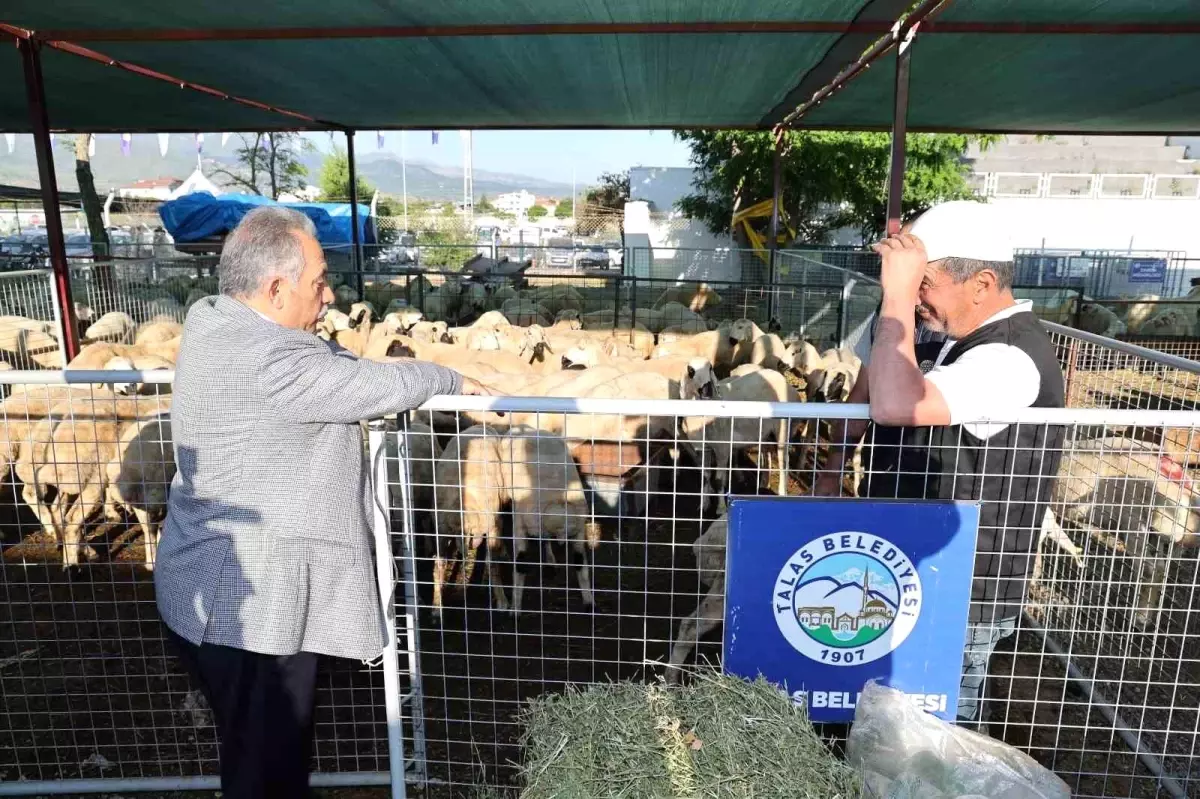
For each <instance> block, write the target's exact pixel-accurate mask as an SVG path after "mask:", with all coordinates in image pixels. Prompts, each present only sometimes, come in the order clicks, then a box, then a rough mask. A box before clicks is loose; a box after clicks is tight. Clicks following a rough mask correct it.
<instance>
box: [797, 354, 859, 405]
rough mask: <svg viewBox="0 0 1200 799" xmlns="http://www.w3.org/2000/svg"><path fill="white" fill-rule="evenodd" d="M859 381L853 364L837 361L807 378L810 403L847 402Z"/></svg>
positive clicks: (814, 371) (808, 375)
mask: <svg viewBox="0 0 1200 799" xmlns="http://www.w3.org/2000/svg"><path fill="white" fill-rule="evenodd" d="M857 381H858V373H857V372H856V371H855V369H854V367H853V365H852V364H848V363H840V362H836V361H835V362H833V363H830V364H826V365H825V366H824V367H823V368H820V369H814V370H813V371H811V372H809V373H808V374H807V375H806V376H805V393H806V394H807V395H808V397H807V398H808V401H809V402H847V401H848V400H849V399H850V392H851V391H852V390H854V384H855V383H856V382H857Z"/></svg>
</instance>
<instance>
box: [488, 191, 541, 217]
mask: <svg viewBox="0 0 1200 799" xmlns="http://www.w3.org/2000/svg"><path fill="white" fill-rule="evenodd" d="M536 202H537V198H536V197H535V196H534V195H533V194H532V193H531V192H528V191H525V190H524V189H521V190H520V191H509V192H505V193H504V194H500V195H497V196H496V199H495V200H493V201H492V205H493V206H495V208H496V210H497V211H503V212H504V213H506V214H513V215H516V216H519V215H521V214H523V213H525V212H526V211H528V210H529V209H530V208H532V207H533V206H534V203H536Z"/></svg>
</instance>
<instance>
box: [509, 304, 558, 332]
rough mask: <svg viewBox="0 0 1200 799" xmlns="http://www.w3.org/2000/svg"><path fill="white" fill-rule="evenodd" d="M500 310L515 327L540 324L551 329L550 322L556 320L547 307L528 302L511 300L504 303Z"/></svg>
mask: <svg viewBox="0 0 1200 799" xmlns="http://www.w3.org/2000/svg"><path fill="white" fill-rule="evenodd" d="M500 310H501V311H502V312H503V313H504V316H505V317H506V318H507V319H508V321H509V322H511V323H512V324H514V325H532V324H538V325H542V326H544V327H549V326H550V320H551V319H553V318H554V315H553V314H552V313H550V311H549V309H547V308H546V306H544V305H541V304H540V303H535V302H530V301H528V300H521V299H516V300H509V301H508V302H506V303H504V305H503V306H502V307H501V309H500Z"/></svg>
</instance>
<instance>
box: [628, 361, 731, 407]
mask: <svg viewBox="0 0 1200 799" xmlns="http://www.w3.org/2000/svg"><path fill="white" fill-rule="evenodd" d="M628 371H629V372H653V373H655V374H660V375H662V376H664V377H666V378H668V379H670V380H672V381H674V382H673V383H672V392H671V398H672V399H685V400H692V399H713V397H714V396H715V395H716V388H717V378H716V375H715V374H713V368H712V364H711V363H709V362H708V361H706V360H704V359H703V358H699V357H688V356H679V357H674V358H653V359H651V360H649V361H639V362H637V363H633V364H629V365H628Z"/></svg>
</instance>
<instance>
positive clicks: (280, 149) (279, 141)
mask: <svg viewBox="0 0 1200 799" xmlns="http://www.w3.org/2000/svg"><path fill="white" fill-rule="evenodd" d="M238 139H240V140H241V146H240V147H238V148H237V149H236V150H234V157H235V158H236V159H237V166H236V167H234V168H232V169H226V168H218V169H215V170H213V173H212V174H213V175H214V176H216V175H220V176H222V177H225V178H227V179H228V180H229V181H230V182H231V183H232V184H234V185H236V186H237V187H238V188H240V189H242V190H244V191H249V192H251V193H252V194H264V195H266V196H268V197H270V198H271V199H272V200H278V199H279V195H281V194H286V193H288V192H292V191H296V190H298V189H301V188H303V187H304V183H305V181H304V179H305V178H306V177H308V169H307V167H305V166H304V164H302V163H300V154H301V153H304V152H308V151H309V150H311V149H312V147H313V145H312V142H310V141H309V140H308V139H305V138H304V137H303V136H301V135H300V134H299V133H287V132H284V133H255V134H251V135H247V134H241V133H239V134H238Z"/></svg>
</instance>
